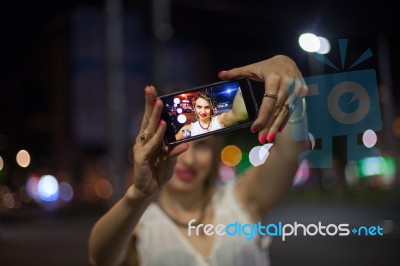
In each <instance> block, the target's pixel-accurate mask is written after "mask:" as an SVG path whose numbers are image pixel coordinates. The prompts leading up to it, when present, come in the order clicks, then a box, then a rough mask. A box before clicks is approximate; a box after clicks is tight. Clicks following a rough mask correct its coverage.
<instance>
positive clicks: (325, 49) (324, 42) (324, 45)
mask: <svg viewBox="0 0 400 266" xmlns="http://www.w3.org/2000/svg"><path fill="white" fill-rule="evenodd" d="M318 39H319V43H320V47H319V49H318V51H317V53H319V54H327V53H329V52H330V50H331V44H330V42H329V41H328V39H326V38H325V37H318Z"/></svg>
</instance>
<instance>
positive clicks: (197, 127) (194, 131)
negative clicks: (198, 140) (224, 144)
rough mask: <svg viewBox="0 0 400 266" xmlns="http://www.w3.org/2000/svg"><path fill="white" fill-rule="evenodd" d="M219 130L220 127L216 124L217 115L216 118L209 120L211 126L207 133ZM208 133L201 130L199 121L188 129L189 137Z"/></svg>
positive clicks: (205, 130)
mask: <svg viewBox="0 0 400 266" xmlns="http://www.w3.org/2000/svg"><path fill="white" fill-rule="evenodd" d="M221 128H222V126H221V124H220V123H219V122H218V115H217V116H213V117H212V118H211V125H210V128H209V131H214V130H217V129H221ZM209 131H207V129H204V128H202V127H201V126H200V122H199V121H196V122H194V123H192V124H191V129H190V133H191V136H196V135H199V134H203V133H207V132H209Z"/></svg>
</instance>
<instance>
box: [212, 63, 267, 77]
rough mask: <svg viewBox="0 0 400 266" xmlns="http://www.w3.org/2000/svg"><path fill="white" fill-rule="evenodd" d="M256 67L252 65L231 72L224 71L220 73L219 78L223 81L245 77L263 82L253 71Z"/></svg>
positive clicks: (233, 69)
mask: <svg viewBox="0 0 400 266" xmlns="http://www.w3.org/2000/svg"><path fill="white" fill-rule="evenodd" d="M252 69H254V67H253V66H252V65H247V66H242V67H236V68H232V69H230V70H223V71H220V72H219V73H218V78H220V79H222V80H228V79H235V78H240V77H245V78H249V79H253V80H262V79H260V77H258V75H257V74H256V73H254V71H252Z"/></svg>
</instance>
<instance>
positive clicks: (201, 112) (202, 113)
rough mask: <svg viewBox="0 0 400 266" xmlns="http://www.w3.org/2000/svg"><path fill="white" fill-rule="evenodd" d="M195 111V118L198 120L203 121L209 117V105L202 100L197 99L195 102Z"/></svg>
mask: <svg viewBox="0 0 400 266" xmlns="http://www.w3.org/2000/svg"><path fill="white" fill-rule="evenodd" d="M195 109H196V110H195V111H196V114H197V117H199V118H200V119H205V118H208V117H210V116H211V104H210V103H209V102H208V101H207V100H205V99H203V98H198V99H197V100H196V104H195Z"/></svg>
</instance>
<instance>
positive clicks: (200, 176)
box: [168, 139, 213, 192]
mask: <svg viewBox="0 0 400 266" xmlns="http://www.w3.org/2000/svg"><path fill="white" fill-rule="evenodd" d="M212 163H213V147H212V143H211V142H210V141H209V140H207V139H201V140H196V141H192V142H191V143H190V144H189V149H188V150H187V151H185V152H184V153H182V154H180V155H179V156H178V158H177V162H176V165H175V169H174V174H173V176H172V178H171V180H170V182H168V187H169V188H173V189H174V190H179V191H181V192H192V191H194V190H197V189H203V187H204V182H205V180H206V179H207V177H208V176H209V175H210V172H211V169H212Z"/></svg>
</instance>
